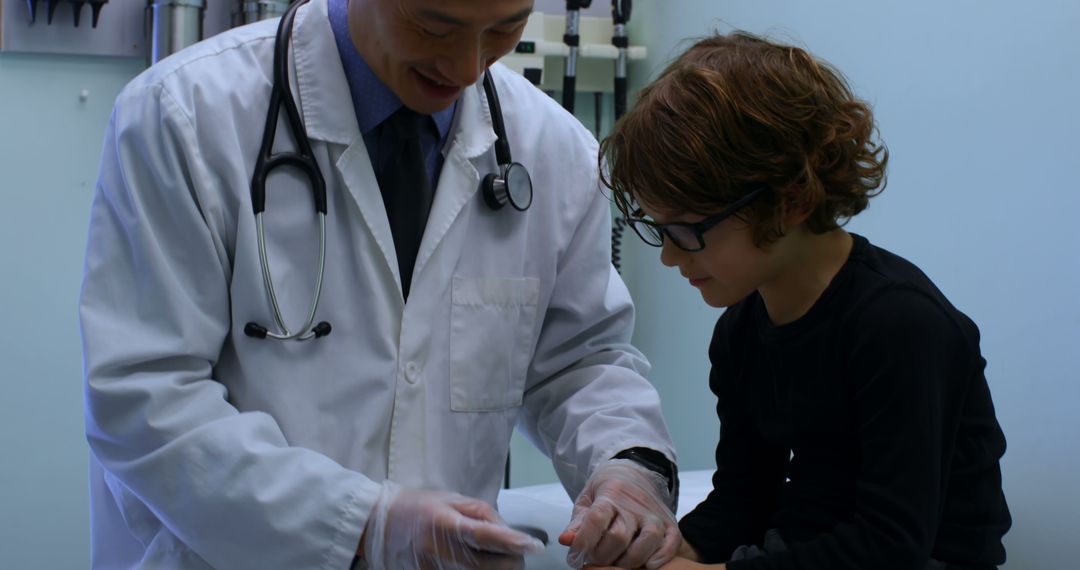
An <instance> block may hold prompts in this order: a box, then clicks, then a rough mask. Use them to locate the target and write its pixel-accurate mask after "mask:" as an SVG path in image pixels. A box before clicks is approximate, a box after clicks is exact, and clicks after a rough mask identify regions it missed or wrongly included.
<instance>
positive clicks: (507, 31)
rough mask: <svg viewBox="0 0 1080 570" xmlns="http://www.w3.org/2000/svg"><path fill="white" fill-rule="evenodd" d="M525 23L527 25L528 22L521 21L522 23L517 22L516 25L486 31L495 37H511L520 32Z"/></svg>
mask: <svg viewBox="0 0 1080 570" xmlns="http://www.w3.org/2000/svg"><path fill="white" fill-rule="evenodd" d="M526 23H528V22H527V21H524V20H523V21H521V22H518V23H516V24H510V25H508V26H500V27H498V28H491V29H490V30H488V31H489V32H491V33H493V34H495V35H497V36H512V35H514V34H516V33H518V32H520V31H521V29H522V28H524V27H525V24H526Z"/></svg>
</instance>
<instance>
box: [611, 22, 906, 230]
mask: <svg viewBox="0 0 1080 570" xmlns="http://www.w3.org/2000/svg"><path fill="white" fill-rule="evenodd" d="M877 134H878V133H877V127H876V125H875V123H874V118H873V113H872V112H871V109H870V106H869V105H868V104H867V103H865V102H864V101H861V100H859V99H857V98H856V97H855V96H854V95H853V94H852V91H851V88H850V87H849V86H848V85H847V83H846V82H845V80H844V77H843V75H842V74H840V72H839V71H837V70H835V69H834V68H833V67H832V66H830V65H829V64H827V63H825V62H824V61H821V60H819V59H816V58H814V57H813V56H812V55H810V54H809V53H808V52H806V51H805V50H803V49H800V48H797V47H793V46H788V45H783V44H780V43H775V42H772V41H770V40H766V39H764V38H761V37H758V36H755V35H752V34H749V33H746V32H741V31H739V32H733V33H731V34H723V35H720V34H718V35H713V36H711V37H708V38H705V39H703V40H700V41H698V42H697V43H695V44H694V45H693V46H691V47H690V49H688V50H687V51H686V52H684V53H683V54H682V55H681V56H679V58H678V59H676V60H675V61H674V62H673V63H671V64H670V65H669V66H668V67H667V69H665V70H664V72H663V73H662V74H661V75H660V77H659V78H658V79H657V80H656V81H655V82H653V83H652V84H650V85H648V86H647V87H645V88H644V89H643V90H642V91H641V93H640V94H639V98H638V101H637V103H636V104H635V105H634V107H633V108H632V109H631V110H630V111H629V112H628V113H627V114H626V115H625V116H623V117H622V118H621V119H620V120H619V121H618V122H617V123H616V124H615V126H614V128H613V129H612V133H611V135H610V136H608V137H607V138H606V139H604V141H603V142H602V143H601V145H600V161H601V164H602V165H604V163H606V168H601V178H602V181H603V183H604V185H605V186H607V187H608V188H610V189H611V190H612V191H613V199H614V201H615V204H616V206H617V207H618V208H619V210H620V211H621V212H622V213H623V215H634V214H635V211H636V210H637V207H638V206H637V204H640V203H645V204H648V205H649V206H651V207H653V208H657V209H659V210H664V211H671V212H675V213H692V214H701V215H708V214H712V213H716V212H719V211H720V210H722V209H723V208H724V207H725V206H727V205H729V204H731V203H733V202H735V201H736V200H738V199H739V198H741V197H743V196H745V195H746V194H748V193H749V192H751V191H753V190H754V189H756V188H760V187H762V186H766V187H769V188H771V189H772V191H771V192H766V194H765V195H764V196H763V197H762V198H761V199H758V200H756V201H755V202H754V203H752V204H751V205H750V206H748V207H747V208H746V209H745V210H744V211H743V212H741V213H740V217H741V218H743V219H744V220H747V221H748V222H749V223H750V225H751V227H752V232H753V239H754V243H755V244H757V245H758V246H759V247H761V246H764V245H767V244H769V243H771V242H773V241H775V240H776V239H778V238H779V237H780V236H782V235H783V228H782V225H781V217H782V214H783V212H785V211H791V210H796V211H800V212H808V213H809V217H808V218H807V219H806V222H805V224H806V226H807V227H808V228H809V229H810V230H811V231H813V232H815V233H824V232H827V231H829V230H832V229H835V228H837V227H839V226H840V225H842V224H843V223H846V221H847V220H848V219H850V218H851V217H852V216H855V215H856V214H858V213H859V212H861V211H863V210H864V209H865V208H866V206H867V204H868V202H869V199H870V198H871V197H873V196H875V195H877V194H878V193H880V192H881V191H882V190H884V188H885V182H886V176H885V167H886V164H887V163H888V158H889V153H888V149H887V148H886V147H885V145H884V143H882V142H881V141H880V140H879V139H878V137H877Z"/></svg>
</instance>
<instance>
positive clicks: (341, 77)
mask: <svg viewBox="0 0 1080 570" xmlns="http://www.w3.org/2000/svg"><path fill="white" fill-rule="evenodd" d="M292 53H293V60H294V66H293V68H292V69H293V72H294V73H295V86H296V87H295V92H296V93H298V94H299V96H298V97H297V99H298V101H297V103H298V104H299V105H300V110H301V113H302V114H303V117H304V126H305V130H306V131H307V133H308V137H309V138H310V139H311V140H313V141H317V140H319V141H325V142H327V143H329V144H336V145H346V146H347V148H346V149H345V151H344V152H343V153H342V154H341V156H340V157H338V159H337V161H336V163H335V166H336V168H337V169H338V172H339V173H340V174H341V179H342V180H343V181H344V183H345V186H346V188H347V189H348V192H349V195H350V196H352V199H353V200H354V201H355V202H356V205H357V206H358V208H359V210H360V217H361V219H362V220H363V222H364V224H365V225H366V226H367V228H368V230H369V231H370V232H371V235H372V237H373V238H374V240H375V243H376V244H378V247H379V251H380V252H381V253H382V256H383V261H384V262H385V263H386V268H387V269H388V270H389V272H390V273H391V274H392V275H393V277H394V280H395V281H396V283H397V289H398V291H399V292H400V291H401V275H400V272H399V271H398V264H397V253H396V252H395V250H394V238H393V234H391V232H390V222H389V220H388V219H387V217H386V206H385V205H384V204H383V199H382V194H381V193H380V192H379V185H378V181H377V180H376V178H375V171H374V169H373V168H372V166H371V158H370V156H369V154H368V151H367V146H366V145H365V144H364V137H363V136H362V135H361V134H360V127H359V126H358V125H357V122H356V110H355V109H354V108H353V104H352V95H351V93H350V91H349V83H348V81H347V80H346V79H345V71H344V69H343V68H342V65H341V57H340V55H339V54H338V48H337V44H336V43H335V41H334V33H333V31H332V30H331V29H330V20H329V16H328V15H327V3H326V0H312V1H311V2H309V3H308V5H307V6H305V7H304V8H301V10H300V12H299V13H298V14H297V15H296V21H295V24H294V31H293V49H292ZM318 152H319V151H318V150H316V153H317V154H318ZM333 187H334V184H333V180H332V179H328V180H327V191H333V190H334V188H333ZM335 214H337V215H348V213H346V212H335V213H332V214H331V216H333V215H335ZM331 223H332V220H331Z"/></svg>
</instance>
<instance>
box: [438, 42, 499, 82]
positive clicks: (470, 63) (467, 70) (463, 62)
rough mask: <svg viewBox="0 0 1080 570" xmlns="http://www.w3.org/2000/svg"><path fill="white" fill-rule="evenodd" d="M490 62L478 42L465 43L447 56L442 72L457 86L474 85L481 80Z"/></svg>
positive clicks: (443, 62) (441, 67)
mask: <svg viewBox="0 0 1080 570" xmlns="http://www.w3.org/2000/svg"><path fill="white" fill-rule="evenodd" d="M489 63H493V62H489V61H488V58H487V56H486V55H485V54H484V53H483V50H482V49H481V47H480V45H479V43H478V42H475V41H472V42H470V41H463V42H461V43H460V44H459V45H458V46H457V48H456V49H454V50H453V51H451V52H450V53H448V54H446V57H445V58H444V59H443V61H442V65H441V66H439V67H440V70H439V71H440V72H441V73H443V74H444V75H446V78H447V79H449V80H451V81H453V82H454V84H455V85H459V86H466V85H473V84H474V83H476V82H477V81H479V80H480V76H481V75H483V73H484V70H485V69H487V67H488V65H489Z"/></svg>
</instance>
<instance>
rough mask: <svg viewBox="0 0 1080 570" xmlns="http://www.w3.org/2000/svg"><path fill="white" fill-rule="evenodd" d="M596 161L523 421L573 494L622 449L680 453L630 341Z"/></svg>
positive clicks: (627, 303) (576, 207)
mask: <svg viewBox="0 0 1080 570" xmlns="http://www.w3.org/2000/svg"><path fill="white" fill-rule="evenodd" d="M591 148H592V149H593V150H595V143H593V146H592V147H591ZM591 156H594V157H595V156H596V154H595V153H593V154H591ZM593 164H594V165H595V163H593ZM588 170H590V171H591V172H592V174H591V176H589V177H587V178H586V181H585V184H586V185H587V190H586V191H583V192H581V193H579V194H577V195H576V196H575V197H576V199H577V200H579V201H578V202H577V203H570V204H569V205H568V206H569V207H568V208H566V209H564V210H563V211H564V212H571V213H573V215H575V216H576V217H577V218H576V219H577V223H576V227H573V228H571V231H569V232H567V234H566V235H569V236H572V237H571V238H570V239H569V240H568V241H567V243H566V244H565V248H564V250H563V251H562V254H561V257H560V259H559V261H558V269H557V276H556V282H555V286H554V289H553V292H552V296H551V299H550V303H549V305H548V308H547V311H546V314H545V315H544V317H543V323H542V325H541V331H540V335H539V339H538V342H537V346H536V350H535V353H534V356H533V360H532V364H531V366H530V370H529V377H528V390H527V392H526V397H525V400H524V413H523V416H522V420H521V422H520V427H521V429H522V430H523V431H524V432H525V434H526V436H527V437H529V438H530V439H531V440H532V441H533V442H534V443H535V444H536V445H538V446H539V447H540V448H541V449H542V450H543V451H544V452H545V453H547V454H548V456H550V457H551V458H552V459H553V462H554V465H555V470H556V472H557V473H558V476H559V478H560V480H561V481H562V484H563V486H564V487H565V488H566V490H567V492H568V493H569V494H570V496H571V497H576V496H577V495H578V493H580V491H581V489H582V488H583V487H584V484H585V480H586V479H587V478H588V476H589V474H590V473H591V472H592V470H593V469H594V468H595V467H596V465H597V464H598V463H599V462H601V461H604V460H607V459H610V458H611V457H612V456H614V455H615V454H616V453H618V452H619V451H621V450H623V449H628V448H631V447H647V448H651V449H655V450H657V451H660V452H661V453H663V454H665V455H666V456H667V457H668V458H669V459H671V460H672V461H673V462H674V461H675V452H674V448H673V446H672V443H671V440H670V437H669V435H668V432H667V428H666V426H665V424H664V420H663V417H662V415H661V410H660V399H659V396H658V394H657V392H656V390H655V389H654V388H653V386H652V385H651V384H650V383H649V382H648V381H647V380H646V379H645V375H646V374H648V371H649V363H648V361H647V360H646V359H645V357H644V356H643V355H642V354H641V353H640V352H639V351H638V350H637V349H635V348H634V347H633V346H632V345H631V344H630V336H631V333H632V332H633V327H634V307H633V304H632V302H631V300H630V295H629V292H628V291H627V289H626V286H625V285H624V284H623V282H622V279H621V278H620V277H619V275H618V273H617V272H616V271H615V269H614V267H613V266H612V264H611V209H610V205H609V203H608V200H607V199H606V197H605V195H604V194H603V193H602V192H601V191H600V188H599V186H598V179H597V176H596V168H595V166H593V167H592V168H591V169H588Z"/></svg>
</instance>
